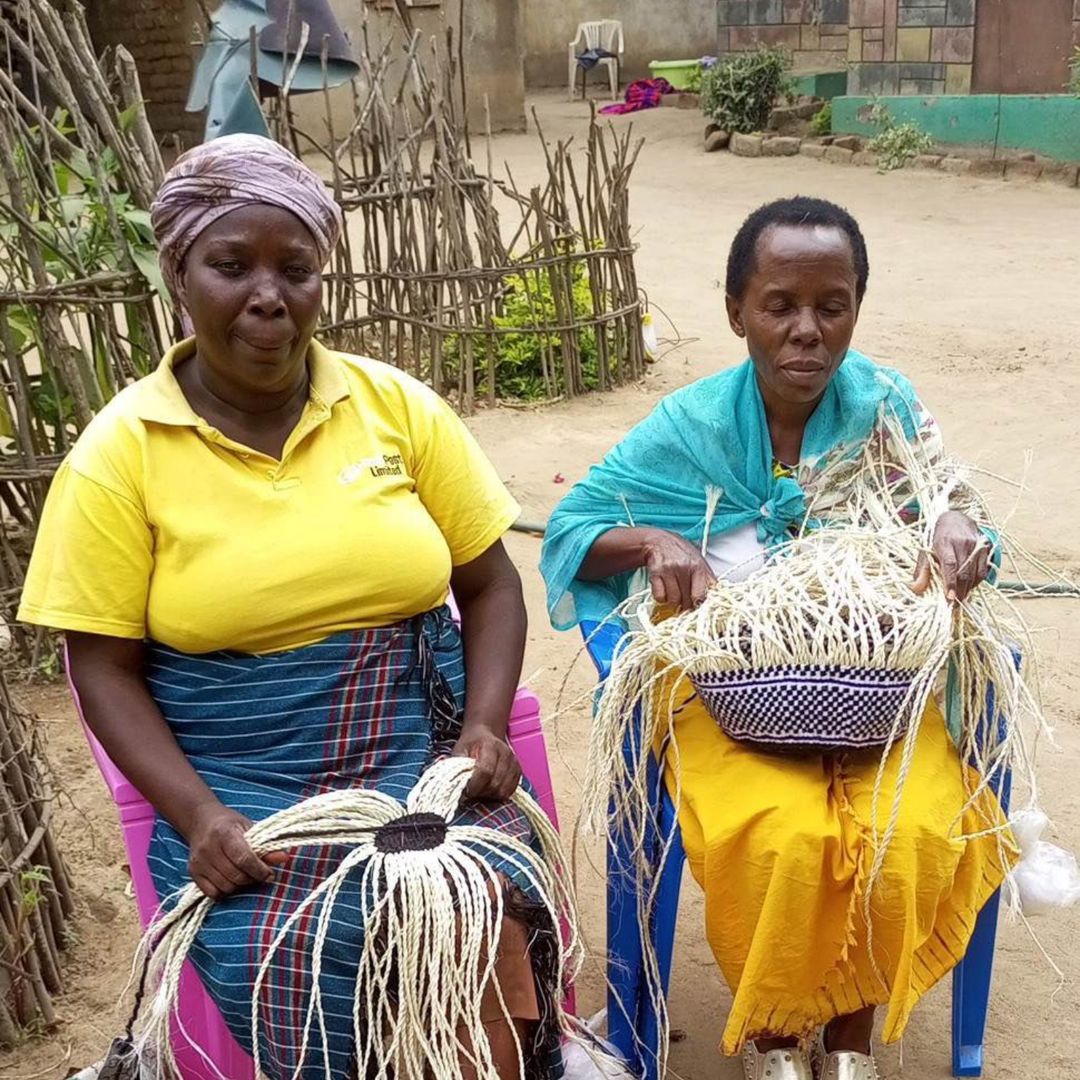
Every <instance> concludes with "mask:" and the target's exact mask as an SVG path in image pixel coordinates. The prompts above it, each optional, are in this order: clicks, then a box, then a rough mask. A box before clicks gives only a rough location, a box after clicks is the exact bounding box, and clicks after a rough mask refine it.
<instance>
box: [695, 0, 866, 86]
mask: <svg viewBox="0 0 1080 1080" xmlns="http://www.w3.org/2000/svg"><path fill="white" fill-rule="evenodd" d="M857 2H858V0H716V14H717V42H716V51H717V53H726V52H742V51H745V50H747V49H756V48H757V47H758V46H759V45H778V46H782V47H783V48H785V49H787V50H788V52H790V53H791V54H792V58H793V60H794V68H795V70H796V71H811V70H825V71H828V70H843V68H844V66H845V64H846V62H847V56H848V16H849V12H850V8H851V4H853V3H857Z"/></svg>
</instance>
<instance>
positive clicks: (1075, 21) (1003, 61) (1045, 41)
mask: <svg viewBox="0 0 1080 1080" xmlns="http://www.w3.org/2000/svg"><path fill="white" fill-rule="evenodd" d="M1070 44H1072V45H1080V0H1024V4H1023V5H1022V6H1019V5H1016V4H1014V3H1012V2H1011V0H980V3H979V19H978V22H977V24H976V27H975V63H974V67H973V69H972V75H971V82H972V89H973V91H974V92H975V93H999V94H1060V93H1061V92H1062V90H1063V89H1064V87H1065V84H1066V83H1067V82H1068V80H1069V55H1070V53H1071V51H1072V50H1071V49H1070V47H1069V46H1070Z"/></svg>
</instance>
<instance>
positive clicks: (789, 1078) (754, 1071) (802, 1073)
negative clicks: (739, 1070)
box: [742, 1042, 814, 1080]
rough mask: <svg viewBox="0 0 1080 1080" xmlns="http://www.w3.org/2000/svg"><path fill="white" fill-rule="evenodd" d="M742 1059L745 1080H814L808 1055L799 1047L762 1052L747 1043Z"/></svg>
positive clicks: (750, 1043) (786, 1047)
mask: <svg viewBox="0 0 1080 1080" xmlns="http://www.w3.org/2000/svg"><path fill="white" fill-rule="evenodd" d="M742 1059H743V1069H744V1070H745V1072H746V1080H814V1071H813V1069H812V1068H811V1067H810V1055H809V1054H808V1053H807V1052H806V1051H805V1050H803V1049H802V1047H799V1046H785V1047H783V1048H782V1049H779V1050H768V1051H765V1052H762V1051H761V1050H759V1049H758V1048H757V1046H756V1045H755V1044H754V1043H753V1042H748V1043H747V1044H746V1045H745V1046H744V1047H743V1052H742Z"/></svg>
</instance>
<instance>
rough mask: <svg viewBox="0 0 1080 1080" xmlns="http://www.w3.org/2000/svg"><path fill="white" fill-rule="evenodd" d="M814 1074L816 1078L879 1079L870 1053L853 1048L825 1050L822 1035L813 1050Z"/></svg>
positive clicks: (830, 1079)
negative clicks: (858, 1051)
mask: <svg viewBox="0 0 1080 1080" xmlns="http://www.w3.org/2000/svg"><path fill="white" fill-rule="evenodd" d="M814 1076H815V1077H816V1078H817V1080H881V1074H880V1073H879V1072H878V1070H877V1063H876V1062H875V1061H874V1057H873V1055H872V1054H859V1053H857V1052H856V1051H854V1050H834V1051H833V1052H832V1053H831V1054H830V1053H826V1051H825V1039H824V1036H819V1037H818V1041H817V1046H816V1047H815V1052H814Z"/></svg>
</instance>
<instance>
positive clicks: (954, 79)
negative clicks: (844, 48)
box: [848, 0, 977, 95]
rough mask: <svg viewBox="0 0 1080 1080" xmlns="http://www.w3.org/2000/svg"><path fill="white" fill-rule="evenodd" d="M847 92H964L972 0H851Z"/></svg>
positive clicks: (971, 49)
mask: <svg viewBox="0 0 1080 1080" xmlns="http://www.w3.org/2000/svg"><path fill="white" fill-rule="evenodd" d="M851 8H852V10H851V40H850V43H849V49H848V59H849V60H850V61H851V64H852V67H851V73H850V75H849V76H848V93H849V94H856V95H858V94H920V95H926V94H967V93H970V92H971V70H972V61H973V60H974V58H975V20H976V13H977V9H976V0H851Z"/></svg>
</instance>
